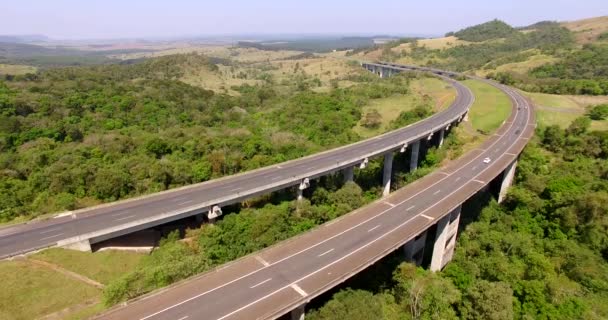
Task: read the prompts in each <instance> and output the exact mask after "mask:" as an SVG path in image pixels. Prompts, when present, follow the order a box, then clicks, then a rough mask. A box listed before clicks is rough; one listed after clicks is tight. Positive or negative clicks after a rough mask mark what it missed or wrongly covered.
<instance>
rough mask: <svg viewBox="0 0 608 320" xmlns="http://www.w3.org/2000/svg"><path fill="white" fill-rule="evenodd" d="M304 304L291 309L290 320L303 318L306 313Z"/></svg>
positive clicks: (301, 319) (302, 319)
mask: <svg viewBox="0 0 608 320" xmlns="http://www.w3.org/2000/svg"><path fill="white" fill-rule="evenodd" d="M305 306H306V305H304V304H303V305H301V306H299V307H297V308H295V309H293V310H291V313H290V314H291V320H304V316H305V315H306V312H305V310H304V309H305Z"/></svg>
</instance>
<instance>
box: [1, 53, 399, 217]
mask: <svg viewBox="0 0 608 320" xmlns="http://www.w3.org/2000/svg"><path fill="white" fill-rule="evenodd" d="M195 68H207V69H209V70H211V72H213V70H215V69H216V68H217V66H215V65H213V64H212V63H211V62H210V61H209V59H207V58H206V57H204V56H201V55H196V54H189V55H175V56H167V57H162V58H157V59H150V60H146V61H144V62H141V63H136V64H131V65H107V66H95V67H73V68H61V69H52V70H48V71H44V72H41V73H37V74H32V75H30V76H28V77H27V78H13V79H11V81H4V82H2V81H0V221H9V220H12V219H14V218H17V217H21V218H31V217H35V216H37V215H39V214H43V213H48V212H56V211H61V210H72V209H77V208H81V207H85V206H89V205H93V204H97V203H100V202H106V201H114V200H118V199H123V198H126V197H132V196H136V195H142V194H146V193H151V192H156V191H161V190H166V189H169V188H173V187H177V186H183V185H187V184H191V183H196V182H201V181H205V180H209V179H212V178H216V177H220V176H223V175H229V174H233V173H236V172H240V171H243V170H250V169H253V168H258V167H261V166H265V165H270V164H273V163H277V162H281V161H285V160H289V159H293V158H297V157H301V156H303V155H306V154H311V153H314V152H317V151H319V150H322V149H326V148H330V147H335V146H338V145H343V144H345V143H350V142H354V141H357V140H358V139H359V137H358V136H357V135H356V134H355V133H354V132H353V131H352V127H354V126H355V124H356V123H357V121H359V119H360V117H361V114H360V113H361V107H362V106H364V105H366V104H367V102H368V101H369V99H374V98H380V97H386V96H389V95H391V94H394V93H406V92H407V91H408V90H409V89H408V83H409V79H408V75H401V76H397V77H392V78H389V79H378V78H376V77H373V76H371V75H366V74H365V71H363V70H362V71H361V76H360V77H358V78H353V81H359V82H358V83H357V84H356V85H354V86H352V87H350V88H348V89H339V88H336V89H334V90H332V91H331V92H328V93H315V92H313V91H311V90H310V89H309V87H310V86H309V85H306V84H307V83H308V82H309V81H308V80H307V78H306V76H304V75H299V76H298V77H297V79H296V78H295V77H294V78H293V79H292V80H293V81H291V82H287V83H285V86H284V87H282V90H281V91H280V92H279V91H276V90H275V88H274V87H273V86H271V85H270V84H268V83H269V82H265V83H266V84H261V85H257V86H248V85H243V86H240V87H235V90H236V91H238V92H239V95H238V96H230V95H227V94H218V93H215V92H213V91H209V90H205V89H203V88H199V87H194V86H191V85H188V84H185V83H184V82H182V81H180V80H179V79H180V78H181V77H182V76H183V75H184V72H185V70H192V69H195ZM270 83H271V82H270Z"/></svg>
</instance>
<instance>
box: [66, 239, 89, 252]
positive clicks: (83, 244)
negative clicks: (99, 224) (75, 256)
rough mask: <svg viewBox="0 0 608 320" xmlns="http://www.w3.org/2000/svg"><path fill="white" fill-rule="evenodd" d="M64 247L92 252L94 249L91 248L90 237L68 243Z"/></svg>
mask: <svg viewBox="0 0 608 320" xmlns="http://www.w3.org/2000/svg"><path fill="white" fill-rule="evenodd" d="M62 247H63V248H65V249H70V250H76V251H83V252H92V251H93V249H91V242H90V241H89V239H84V240H82V241H78V242H74V243H70V244H67V245H65V246H62Z"/></svg>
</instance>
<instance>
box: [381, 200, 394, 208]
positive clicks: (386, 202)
mask: <svg viewBox="0 0 608 320" xmlns="http://www.w3.org/2000/svg"><path fill="white" fill-rule="evenodd" d="M383 202H384V203H385V204H388V205H389V206H391V207H392V208H394V207H395V205H394V204H392V203H390V202H388V201H383Z"/></svg>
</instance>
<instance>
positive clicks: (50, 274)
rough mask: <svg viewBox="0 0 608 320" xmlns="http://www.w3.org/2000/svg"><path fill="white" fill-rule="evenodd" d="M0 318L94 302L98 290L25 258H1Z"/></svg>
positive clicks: (37, 314) (39, 314)
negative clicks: (9, 259)
mask: <svg viewBox="0 0 608 320" xmlns="http://www.w3.org/2000/svg"><path fill="white" fill-rule="evenodd" d="M0 282H1V283H2V290H0V319H7V320H8V319H15V320H17V319H33V318H39V317H42V316H44V315H48V314H51V313H55V312H58V311H61V310H63V309H65V308H68V307H75V306H77V305H81V304H83V303H87V302H88V303H89V304H91V303H92V304H94V303H95V301H97V300H98V299H99V297H100V294H101V292H100V290H99V289H98V288H95V287H93V286H90V285H87V284H84V283H82V282H80V281H77V280H74V279H71V278H69V277H67V276H65V275H63V274H60V273H58V272H55V271H53V270H49V269H47V268H45V267H42V266H38V265H34V264H32V263H30V262H28V261H27V260H15V261H2V262H0Z"/></svg>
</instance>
